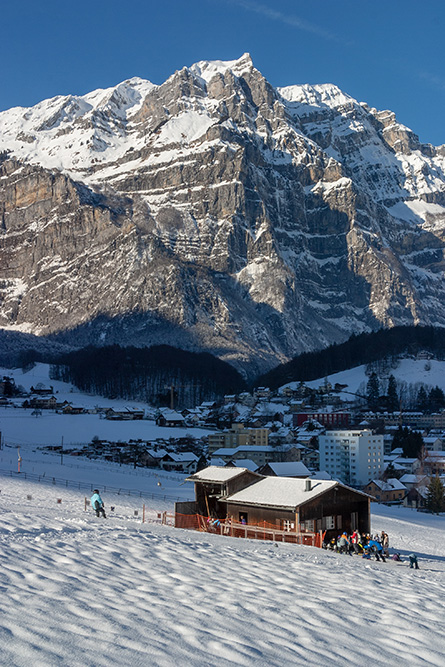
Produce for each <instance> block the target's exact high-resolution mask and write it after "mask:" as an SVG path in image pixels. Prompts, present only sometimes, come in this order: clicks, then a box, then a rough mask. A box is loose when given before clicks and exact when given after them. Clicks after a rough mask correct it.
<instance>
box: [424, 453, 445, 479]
mask: <svg viewBox="0 0 445 667" xmlns="http://www.w3.org/2000/svg"><path fill="white" fill-rule="evenodd" d="M423 472H424V473H425V474H426V475H430V476H434V475H443V474H444V473H445V452H436V451H430V452H426V456H425V458H424V461H423Z"/></svg>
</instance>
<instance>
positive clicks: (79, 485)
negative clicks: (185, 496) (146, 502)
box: [0, 468, 182, 501]
mask: <svg viewBox="0 0 445 667" xmlns="http://www.w3.org/2000/svg"><path fill="white" fill-rule="evenodd" d="M0 475H3V476H4V477H13V478H15V479H18V478H20V479H29V480H31V481H34V482H42V483H44V484H53V485H59V486H65V487H66V488H70V487H71V488H75V489H88V490H89V491H91V492H93V490H94V489H99V491H103V493H115V494H117V495H118V496H119V495H124V496H134V497H137V498H152V499H157V500H172V501H180V500H182V499H181V498H178V497H177V496H170V495H167V494H163V493H152V492H150V491H138V490H136V489H123V488H119V487H116V486H108V485H103V484H102V485H101V484H97V483H94V484H90V483H89V482H74V481H72V480H69V479H61V478H57V477H52V476H50V475H48V476H47V475H45V474H44V473H43V474H42V475H38V474H37V473H29V472H15V471H14V470H2V469H1V468H0Z"/></svg>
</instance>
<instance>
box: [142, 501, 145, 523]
mask: <svg viewBox="0 0 445 667" xmlns="http://www.w3.org/2000/svg"><path fill="white" fill-rule="evenodd" d="M142 523H145V503H144V504H143V505H142Z"/></svg>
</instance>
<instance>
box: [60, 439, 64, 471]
mask: <svg viewBox="0 0 445 667" xmlns="http://www.w3.org/2000/svg"><path fill="white" fill-rule="evenodd" d="M60 465H62V466H63V435H62V449H61V450H60Z"/></svg>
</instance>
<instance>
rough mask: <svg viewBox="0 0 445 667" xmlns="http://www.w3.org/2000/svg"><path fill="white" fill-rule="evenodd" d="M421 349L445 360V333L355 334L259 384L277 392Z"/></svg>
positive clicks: (397, 329)
mask: <svg viewBox="0 0 445 667" xmlns="http://www.w3.org/2000/svg"><path fill="white" fill-rule="evenodd" d="M421 350H425V351H428V352H431V353H432V354H434V356H435V357H436V358H437V359H445V330H444V329H443V328H440V327H420V326H419V327H417V326H416V327H415V326H399V327H393V328H392V329H381V330H380V331H376V332H373V333H364V334H359V335H355V334H353V335H352V336H351V337H350V338H349V340H347V341H346V342H345V343H340V344H335V345H330V346H329V347H327V348H325V349H324V350H319V351H317V352H306V353H304V354H300V355H299V356H297V357H295V358H294V359H292V360H291V361H289V362H287V363H286V364H281V365H280V366H277V367H276V368H274V369H273V370H271V371H269V372H268V373H266V374H265V375H262V376H260V377H259V378H258V379H257V380H256V384H257V385H262V386H267V387H270V388H271V389H277V388H278V387H281V386H282V385H284V384H287V383H288V382H295V381H297V382H300V381H302V382H308V381H310V380H316V379H318V378H322V377H326V376H327V375H332V374H333V373H338V372H340V371H345V370H348V369H349V368H354V367H355V366H360V365H361V364H370V363H372V362H375V361H378V360H379V359H383V358H384V357H391V356H394V357H395V356H397V355H399V354H403V353H408V354H413V355H414V354H417V353H418V352H420V351H421Z"/></svg>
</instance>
